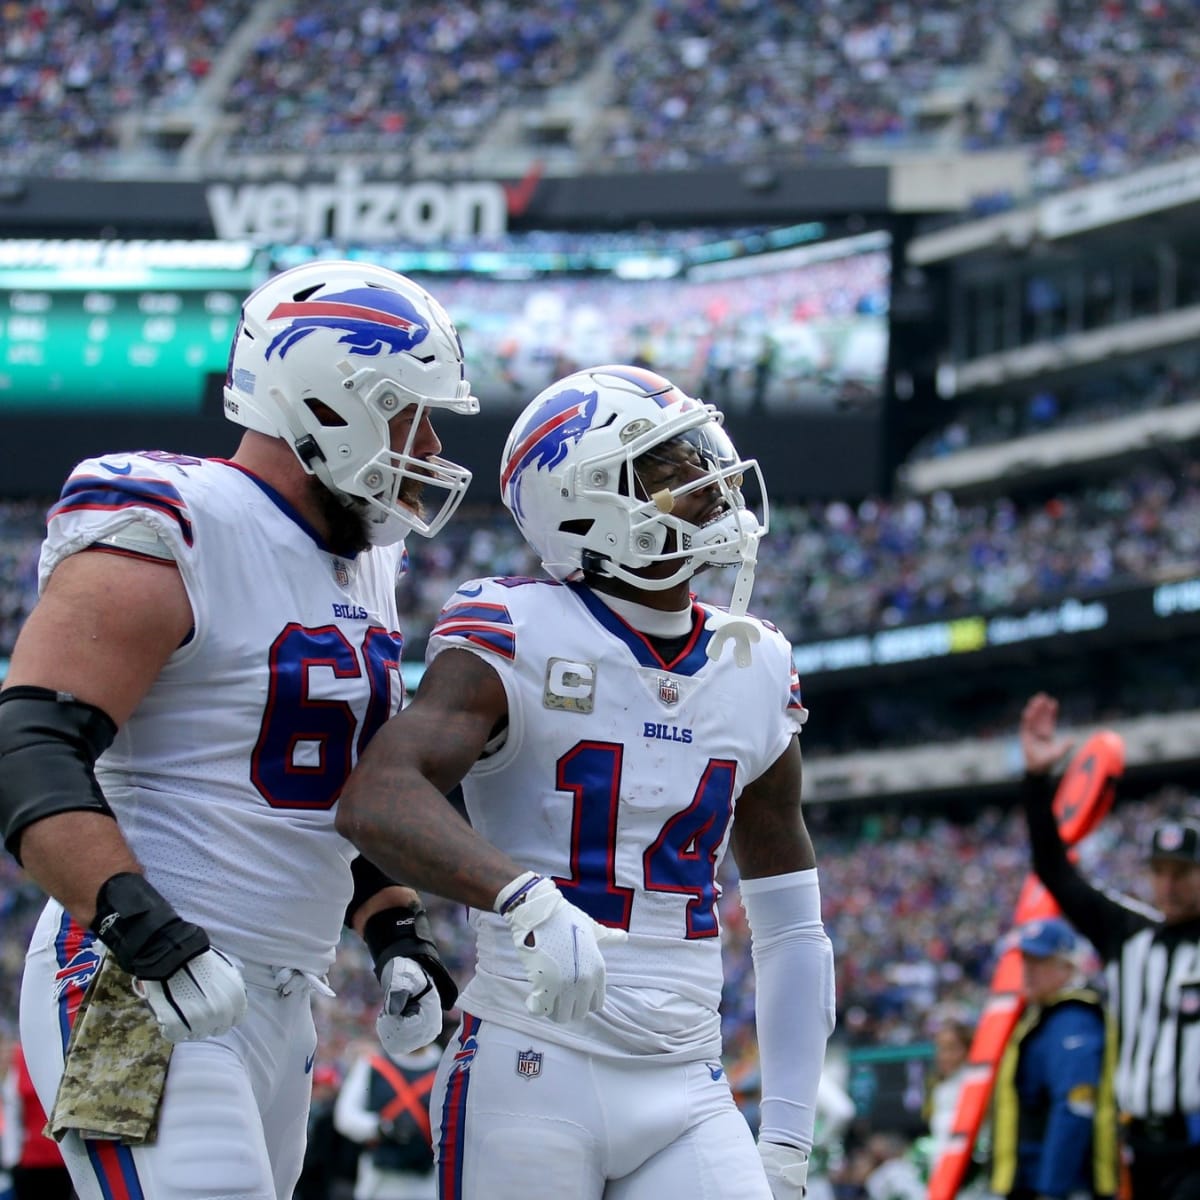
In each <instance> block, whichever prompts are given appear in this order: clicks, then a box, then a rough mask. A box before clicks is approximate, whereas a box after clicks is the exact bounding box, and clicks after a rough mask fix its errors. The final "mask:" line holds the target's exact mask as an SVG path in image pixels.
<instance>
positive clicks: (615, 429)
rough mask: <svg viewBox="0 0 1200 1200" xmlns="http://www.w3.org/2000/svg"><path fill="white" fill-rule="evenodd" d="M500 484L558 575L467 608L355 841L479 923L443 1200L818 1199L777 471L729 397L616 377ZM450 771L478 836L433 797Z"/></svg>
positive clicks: (565, 389)
mask: <svg viewBox="0 0 1200 1200" xmlns="http://www.w3.org/2000/svg"><path fill="white" fill-rule="evenodd" d="M751 485H753V488H754V489H755V490H756V491H757V497H758V498H757V500H756V501H754V505H756V506H757V510H758V511H755V509H754V507H752V504H751V503H750V502H748V501H747V498H746V497H747V495H750V494H751V491H750V488H751ZM744 487H745V489H746V490H745V491H744V490H743V488H744ZM501 490H502V496H503V500H504V503H505V504H506V505H507V506H508V508H509V509H510V510H511V511H512V514H513V516H514V518H515V519H516V522H517V524H518V526H519V527H520V529H521V531H522V533H523V534H524V535H525V537H526V539H527V540H528V542H529V543H530V545H531V546H532V547H533V548H534V549H535V550H536V551H537V553H538V554H539V556H540V557H541V559H542V562H543V564H544V566H545V568H546V571H547V572H548V575H549V578H545V579H516V578H505V579H477V580H472V581H470V582H467V583H464V584H463V585H462V586H461V587H460V588H459V589H458V590H457V591H456V592H455V593H454V595H453V596H452V597H451V598H450V600H449V601H448V602H447V604H446V606H445V608H444V609H443V611H442V613H441V615H440V617H439V620H438V623H437V625H436V627H435V628H434V631H433V634H432V636H431V638H430V643H429V648H428V651H427V655H426V658H427V662H428V668H427V671H426V674H425V676H424V678H423V680H422V682H421V685H420V688H419V689H418V693H417V696H416V697H415V699H414V701H413V702H412V704H411V705H410V706H409V707H408V708H407V709H406V710H405V712H403V713H401V714H400V715H399V716H397V717H395V718H393V719H392V720H391V721H390V722H389V723H388V725H387V726H385V727H384V729H383V730H381V731H380V733H379V736H378V737H377V738H376V739H375V741H374V742H373V743H372V744H371V746H370V747H369V748H368V749H367V751H366V753H365V755H364V756H363V758H362V759H361V760H360V762H359V765H358V767H357V768H356V770H355V772H354V773H353V775H352V776H351V779H350V781H349V783H348V784H347V787H346V789H345V791H344V792H343V796H342V802H341V806H340V810H339V814H338V818H337V820H338V827H339V828H340V829H342V830H343V831H344V832H345V833H346V835H347V836H348V837H349V838H350V839H351V840H352V841H354V842H356V844H358V845H359V846H360V847H362V846H370V847H371V853H372V855H373V856H374V857H375V858H376V859H377V861H379V863H380V864H381V866H383V867H384V868H385V869H387V870H390V871H396V870H400V869H403V870H404V871H405V872H406V875H405V878H408V879H410V880H411V881H412V882H413V883H414V886H421V887H425V888H428V889H429V890H431V891H435V892H439V893H442V894H444V895H447V896H450V897H451V898H454V899H457V900H460V901H463V902H465V903H467V904H469V905H471V907H472V921H473V924H474V926H475V930H476V934H477V944H478V964H477V970H476V974H475V977H474V979H473V980H472V981H471V983H470V984H468V986H467V987H466V989H465V990H464V993H463V996H462V997H461V999H460V1006H461V1008H462V1011H463V1021H462V1025H461V1027H460V1029H459V1031H458V1034H457V1036H456V1037H455V1038H454V1039H453V1041H452V1042H451V1044H450V1046H449V1047H448V1049H447V1052H446V1055H445V1057H444V1059H443V1062H442V1065H441V1068H440V1071H439V1076H438V1082H437V1085H436V1087H435V1092H434V1096H433V1105H432V1107H433V1112H434V1118H435V1125H436V1138H437V1153H438V1165H437V1171H438V1178H439V1186H440V1195H441V1197H442V1200H459V1198H463V1200H528V1197H531V1196H564V1197H565V1196H570V1197H571V1198H572V1200H600V1198H601V1197H603V1198H604V1200H694V1198H695V1197H698V1196H708V1197H721V1198H722V1200H730V1198H744V1200H771V1198H772V1197H774V1200H785V1198H786V1200H798V1198H799V1197H801V1196H803V1195H804V1192H805V1181H806V1178H807V1169H808V1152H809V1151H810V1149H811V1148H812V1136H813V1123H814V1112H815V1104H816V1096H817V1086H818V1080H819V1077H820V1073H821V1066H822V1062H823V1058H824V1052H825V1043H826V1040H827V1038H828V1036H829V1033H830V1032H831V1031H832V1028H833V1019H834V998H833V954H832V949H831V946H830V943H829V939H828V937H827V936H826V934H825V930H824V926H823V924H822V921H821V909H820V895H819V890H818V883H817V872H816V864H815V857H814V854H813V848H812V844H811V841H810V839H809V836H808V833H807V831H806V829H805V826H804V822H803V819H802V816H801V810H800V780H801V767H800V747H799V741H798V739H797V734H798V733H799V730H800V726H801V724H802V723H803V721H804V719H805V717H806V715H807V714H806V712H805V710H804V708H803V707H802V706H801V702H800V694H799V685H798V681H797V678H796V672H795V669H794V666H793V661H792V655H791V648H790V646H789V645H788V643H787V641H786V640H785V639H784V637H783V636H782V635H781V634H780V633H779V632H778V630H776V629H775V628H773V627H772V626H770V625H768V624H767V623H765V622H761V621H758V620H756V619H754V618H753V617H750V616H747V615H746V604H747V602H748V600H749V596H750V589H751V586H752V584H753V568H754V561H755V551H756V548H757V544H758V541H759V539H760V538H761V537H762V535H763V534H764V533H765V532H766V529H767V521H768V514H767V511H766V493H765V489H763V487H762V480H761V476H760V473H759V470H758V466H757V464H756V463H755V462H754V461H753V460H741V459H739V458H738V457H737V454H736V452H735V451H734V448H733V446H732V444H731V443H730V441H729V439H728V437H727V436H726V435H725V433H724V431H723V428H722V418H721V414H720V413H719V412H717V410H716V409H714V408H713V407H712V406H710V405H706V404H702V403H700V402H699V401H697V400H694V399H692V398H691V397H689V396H686V395H685V394H684V393H683V392H681V391H680V390H679V389H678V388H676V387H675V386H674V385H673V384H671V383H670V382H669V381H668V380H666V379H664V378H662V377H661V376H659V375H656V374H654V373H652V372H650V371H647V370H644V369H642V368H638V367H628V366H619V365H613V366H602V367H596V368H593V369H590V370H586V371H581V372H578V373H576V374H573V375H570V376H568V377H566V378H565V379H562V380H560V381H559V382H558V383H556V384H554V385H553V386H551V387H550V388H548V389H546V390H545V391H544V392H542V393H541V394H540V395H539V396H538V397H537V398H536V399H535V400H534V401H533V402H532V404H530V405H529V407H527V408H526V410H525V411H524V412H523V413H522V415H521V416H520V417H519V418H518V420H517V422H516V425H515V426H514V428H513V430H512V432H511V434H510V436H509V439H508V442H507V445H506V446H505V450H504V454H503V459H502V466H501ZM709 565H726V566H730V567H736V568H737V577H736V581H735V584H734V594H733V601H732V603H731V605H730V607H729V609H727V610H726V609H718V608H715V607H711V606H708V605H704V604H700V603H698V602H697V601H696V600H695V598H694V597H693V596H692V595H691V594H690V581H691V578H692V576H693V575H694V574H695V573H696V572H697V571H698V570H701V569H702V568H704V567H706V566H709ZM730 643H732V644H730ZM460 780H461V782H462V787H463V793H464V796H465V800H466V807H467V811H468V814H469V816H470V821H471V824H470V825H468V824H467V823H466V822H464V821H462V820H460V819H459V818H458V817H457V815H456V814H455V813H454V812H453V810H452V809H451V807H450V806H449V805H448V804H447V803H446V802H445V801H444V800H443V799H442V794H443V793H444V792H445V791H447V790H449V789H450V788H451V787H452V786H453V785H454V784H456V783H458V782H459V781H460ZM726 849H731V850H732V851H733V854H734V857H735V859H736V862H737V865H738V868H739V870H740V874H741V896H742V901H743V904H744V906H745V909H746V913H747V917H748V919H749V923H750V926H751V930H752V934H753V939H754V960H755V968H756V975H757V1025H758V1037H759V1048H760V1056H761V1063H762V1091H763V1095H762V1117H761V1126H760V1131H759V1139H758V1147H757V1150H758V1152H757V1153H756V1152H755V1144H754V1140H753V1138H752V1136H751V1134H750V1131H749V1127H748V1126H747V1123H746V1121H745V1120H744V1119H743V1117H742V1116H741V1114H740V1113H739V1112H738V1110H737V1108H736V1107H735V1105H734V1102H733V1099H732V1097H731V1093H730V1089H729V1086H728V1083H727V1081H726V1080H725V1078H724V1075H723V1072H722V1069H721V1040H720V1021H719V1017H718V1005H719V1002H720V996H721V988H722V963H721V941H720V932H721V931H720V926H719V923H718V915H717V899H718V896H719V894H720V890H719V885H718V883H717V868H718V866H719V865H720V863H721V860H722V858H723V857H724V855H725V852H726ZM547 1017H549V1018H550V1020H547V1019H546V1018H547Z"/></svg>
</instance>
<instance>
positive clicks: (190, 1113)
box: [21, 901, 317, 1200]
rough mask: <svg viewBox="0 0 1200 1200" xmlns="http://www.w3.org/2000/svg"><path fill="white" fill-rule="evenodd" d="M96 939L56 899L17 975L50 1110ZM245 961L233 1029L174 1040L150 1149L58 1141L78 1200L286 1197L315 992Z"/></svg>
mask: <svg viewBox="0 0 1200 1200" xmlns="http://www.w3.org/2000/svg"><path fill="white" fill-rule="evenodd" d="M93 943H94V937H93V935H92V934H91V933H90V932H88V931H87V930H84V929H81V928H80V926H79V925H77V924H76V923H75V922H74V921H72V920H71V919H70V917H69V916H67V915H66V914H65V913H64V912H63V910H62V907H61V906H60V905H58V904H57V903H55V902H54V901H51V902H50V903H49V904H48V905H47V906H46V909H45V911H44V912H43V913H42V916H41V919H40V920H39V921H38V924H37V928H36V929H35V930H34V934H33V939H32V941H31V942H30V947H29V955H28V957H27V959H26V963H25V975H24V978H23V980H22V983H21V1043H22V1046H23V1047H24V1051H25V1058H26V1060H27V1061H28V1063H29V1073H30V1075H31V1076H32V1078H33V1083H34V1087H35V1088H36V1089H37V1093H38V1096H39V1098H40V1099H41V1101H42V1104H43V1106H44V1107H45V1109H46V1111H47V1112H49V1111H50V1109H51V1107H52V1106H53V1103H54V1097H55V1094H56V1092H57V1089H58V1081H59V1078H60V1077H61V1075H62V1069H63V1052H64V1050H65V1048H66V1044H67V1038H68V1036H69V1035H70V1031H71V1023H72V1021H73V1020H74V1017H75V1014H76V1012H77V1011H78V1007H79V1002H80V1001H81V1000H82V998H83V993H84V991H85V990H86V987H87V984H88V982H89V981H90V979H91V976H92V974H94V972H95V969H96V966H97V965H98V962H99V960H98V956H97V955H96V952H95V949H94V948H93ZM274 977H275V972H274V971H273V970H271V969H268V968H265V967H255V966H253V965H248V966H247V968H246V985H247V986H246V991H247V995H248V999H249V1003H248V1006H247V1011H246V1015H245V1017H244V1018H243V1019H242V1021H241V1023H240V1024H239V1025H238V1026H237V1027H236V1028H234V1029H232V1030H230V1032H229V1033H227V1034H225V1035H224V1036H222V1037H219V1038H210V1039H208V1040H207V1041H202V1042H181V1043H179V1044H178V1045H176V1047H175V1049H174V1052H173V1053H172V1055H171V1065H170V1067H169V1068H168V1071H167V1084H166V1091H165V1092H164V1094H163V1103H162V1108H161V1110H160V1113H159V1126H158V1137H157V1140H156V1141H155V1143H154V1144H153V1145H150V1146H133V1147H129V1146H123V1145H121V1144H119V1143H117V1142H113V1141H103V1140H86V1141H85V1140H84V1139H83V1138H81V1137H80V1136H78V1135H77V1134H75V1133H68V1134H67V1135H66V1136H65V1137H64V1138H63V1140H62V1142H61V1143H60V1149H61V1150H62V1153H63V1158H64V1160H65V1161H66V1164H67V1169H68V1170H69V1171H70V1173H71V1182H72V1183H73V1184H74V1185H75V1190H76V1192H77V1193H78V1194H79V1198H80V1200H291V1197H292V1193H293V1191H294V1189H295V1185H296V1180H297V1179H298V1177H299V1175H300V1168H301V1165H302V1162H303V1158H304V1142H305V1136H306V1123H307V1116H308V1105H309V1098H310V1095H311V1091H312V1089H311V1083H312V1073H311V1072H312V1061H313V1056H314V1054H315V1053H316V1044H317V1035H316V1031H315V1029H314V1027H313V1019H312V1011H311V988H310V986H309V984H308V982H307V981H306V980H305V978H304V977H303V976H300V975H297V976H295V977H294V978H293V979H292V980H291V981H290V982H289V983H288V984H286V985H285V988H284V990H285V991H287V992H288V994H286V995H284V994H283V993H282V992H281V990H280V989H279V987H278V986H277V985H276V982H275V978H274Z"/></svg>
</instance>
